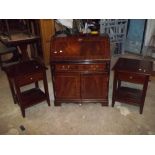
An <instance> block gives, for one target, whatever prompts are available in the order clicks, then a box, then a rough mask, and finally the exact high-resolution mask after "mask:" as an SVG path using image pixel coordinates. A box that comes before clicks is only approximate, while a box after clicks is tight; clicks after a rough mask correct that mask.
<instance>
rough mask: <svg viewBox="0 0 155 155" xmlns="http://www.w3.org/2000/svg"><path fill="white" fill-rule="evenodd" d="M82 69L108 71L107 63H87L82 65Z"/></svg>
mask: <svg viewBox="0 0 155 155" xmlns="http://www.w3.org/2000/svg"><path fill="white" fill-rule="evenodd" d="M80 70H82V71H107V66H106V63H105V64H85V65H80Z"/></svg>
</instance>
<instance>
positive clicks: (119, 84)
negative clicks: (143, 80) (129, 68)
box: [118, 80, 121, 89]
mask: <svg viewBox="0 0 155 155" xmlns="http://www.w3.org/2000/svg"><path fill="white" fill-rule="evenodd" d="M120 87H121V81H120V80H118V89H119V88H120Z"/></svg>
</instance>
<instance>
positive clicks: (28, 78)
mask: <svg viewBox="0 0 155 155" xmlns="http://www.w3.org/2000/svg"><path fill="white" fill-rule="evenodd" d="M42 79H43V73H33V74H30V75H25V76H21V77H17V78H16V84H17V85H18V86H24V85H27V84H30V83H33V82H36V81H39V80H42Z"/></svg>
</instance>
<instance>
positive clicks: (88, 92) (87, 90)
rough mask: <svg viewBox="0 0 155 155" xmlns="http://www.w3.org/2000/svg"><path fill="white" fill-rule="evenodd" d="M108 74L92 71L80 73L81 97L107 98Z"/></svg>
mask: <svg viewBox="0 0 155 155" xmlns="http://www.w3.org/2000/svg"><path fill="white" fill-rule="evenodd" d="M108 79H109V76H108V74H105V73H93V74H82V75H81V96H82V99H107V96H108Z"/></svg>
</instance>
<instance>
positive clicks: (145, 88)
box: [140, 76, 149, 114]
mask: <svg viewBox="0 0 155 155" xmlns="http://www.w3.org/2000/svg"><path fill="white" fill-rule="evenodd" d="M148 81H149V76H147V77H146V79H145V82H144V85H143V92H142V98H141V103H140V114H142V113H143V107H144V102H145V96H146V91H147V86H148Z"/></svg>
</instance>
